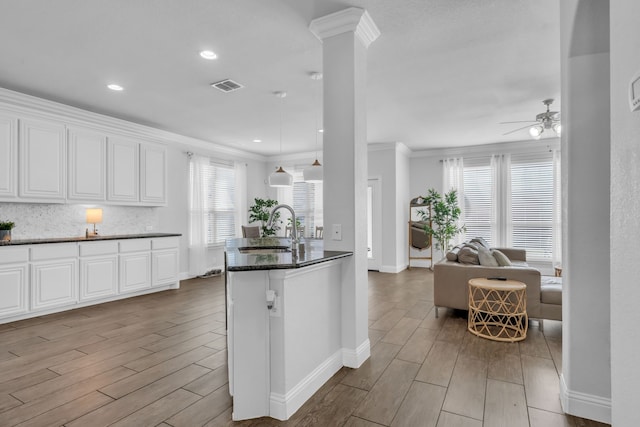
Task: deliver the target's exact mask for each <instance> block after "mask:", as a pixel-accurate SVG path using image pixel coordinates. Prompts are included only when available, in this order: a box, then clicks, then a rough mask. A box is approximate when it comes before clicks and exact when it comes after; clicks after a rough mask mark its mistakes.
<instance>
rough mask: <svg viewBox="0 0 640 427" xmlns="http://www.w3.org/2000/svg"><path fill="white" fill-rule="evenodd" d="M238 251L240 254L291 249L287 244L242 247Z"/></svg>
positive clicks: (271, 252)
mask: <svg viewBox="0 0 640 427" xmlns="http://www.w3.org/2000/svg"><path fill="white" fill-rule="evenodd" d="M238 252H240V253H241V254H276V253H282V252H291V249H290V248H289V247H288V246H274V247H268V248H265V247H262V248H256V247H244V248H238Z"/></svg>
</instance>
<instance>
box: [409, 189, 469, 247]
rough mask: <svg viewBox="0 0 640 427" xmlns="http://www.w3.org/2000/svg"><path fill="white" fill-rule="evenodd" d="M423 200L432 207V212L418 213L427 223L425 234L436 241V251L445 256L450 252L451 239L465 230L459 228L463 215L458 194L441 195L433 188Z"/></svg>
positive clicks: (454, 192) (452, 192) (451, 192)
mask: <svg viewBox="0 0 640 427" xmlns="http://www.w3.org/2000/svg"><path fill="white" fill-rule="evenodd" d="M423 199H424V200H425V203H427V204H429V205H431V209H430V212H428V211H425V210H420V211H418V215H420V219H421V220H422V221H424V222H425V226H424V232H425V233H426V234H428V235H430V236H431V237H432V238H433V239H434V240H435V246H436V249H439V250H441V251H442V253H443V255H444V254H446V253H447V252H448V251H449V248H450V246H451V239H453V238H454V237H455V236H456V235H457V234H458V233H460V232H462V231H464V229H465V228H464V225H463V226H458V219H460V214H461V210H460V207H459V206H458V192H457V191H456V190H451V191H449V192H448V193H445V194H443V195H441V194H440V193H438V192H437V191H436V190H435V189H433V188H431V189H429V191H428V194H427V196H426V197H423Z"/></svg>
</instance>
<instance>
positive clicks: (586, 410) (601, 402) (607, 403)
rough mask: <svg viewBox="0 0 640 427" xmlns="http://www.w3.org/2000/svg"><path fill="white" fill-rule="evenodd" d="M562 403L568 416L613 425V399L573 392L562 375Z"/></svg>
mask: <svg viewBox="0 0 640 427" xmlns="http://www.w3.org/2000/svg"><path fill="white" fill-rule="evenodd" d="M560 403H561V404H562V410H563V411H564V412H566V413H567V414H570V415H574V416H576V417H581V418H587V419H589V420H594V421H599V422H601V423H606V424H611V398H607V397H601V396H594V395H592V394H586V393H580V392H577V391H571V390H569V389H568V388H567V383H566V382H565V380H564V376H563V375H560Z"/></svg>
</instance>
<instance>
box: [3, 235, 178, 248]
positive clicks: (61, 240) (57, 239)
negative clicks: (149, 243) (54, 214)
mask: <svg viewBox="0 0 640 427" xmlns="http://www.w3.org/2000/svg"><path fill="white" fill-rule="evenodd" d="M178 236H182V234H176V233H144V234H119V235H118V234H116V235H112V236H95V237H84V236H83V237H52V238H45V239H22V240H11V241H10V242H0V246H18V245H38V244H42V243H68V242H97V241H100V240H122V239H149V238H153V237H178Z"/></svg>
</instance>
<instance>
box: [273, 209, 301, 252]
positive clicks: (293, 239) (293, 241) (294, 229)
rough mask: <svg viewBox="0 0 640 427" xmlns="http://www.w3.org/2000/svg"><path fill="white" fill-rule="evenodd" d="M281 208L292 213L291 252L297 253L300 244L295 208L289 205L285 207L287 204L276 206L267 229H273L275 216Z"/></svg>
mask: <svg viewBox="0 0 640 427" xmlns="http://www.w3.org/2000/svg"><path fill="white" fill-rule="evenodd" d="M280 208H285V209H289V212H291V250H292V251H295V250H296V249H297V248H296V245H297V243H298V241H299V240H298V227H297V226H296V213H295V212H294V211H293V208H292V207H291V206H289V205H285V204H281V205H278V206H276V207H275V208H273V209H272V210H271V213H270V214H269V220H268V221H267V225H266V227H267V228H271V226H272V225H273V219H274V215H275V213H276V211H277V210H278V209H280Z"/></svg>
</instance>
